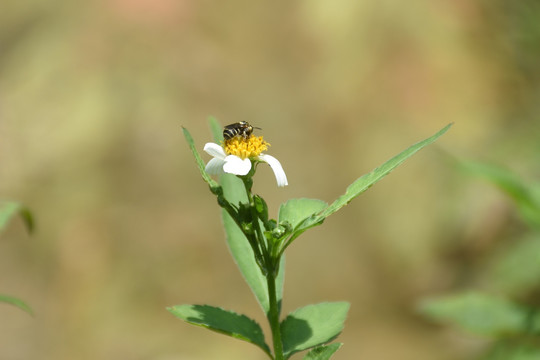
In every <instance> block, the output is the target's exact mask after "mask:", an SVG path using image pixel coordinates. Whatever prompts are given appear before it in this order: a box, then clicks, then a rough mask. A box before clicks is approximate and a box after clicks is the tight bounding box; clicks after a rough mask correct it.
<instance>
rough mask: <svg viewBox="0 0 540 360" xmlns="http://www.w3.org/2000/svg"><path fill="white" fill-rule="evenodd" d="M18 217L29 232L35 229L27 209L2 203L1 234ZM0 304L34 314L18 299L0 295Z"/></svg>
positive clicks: (13, 203)
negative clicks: (9, 305)
mask: <svg viewBox="0 0 540 360" xmlns="http://www.w3.org/2000/svg"><path fill="white" fill-rule="evenodd" d="M16 215H20V217H21V218H22V219H23V221H24V223H25V225H26V228H27V229H28V231H32V229H33V227H34V220H33V218H32V214H31V213H30V211H29V210H28V209H27V208H25V207H24V206H23V205H22V204H19V203H18V202H14V201H0V233H1V232H2V231H3V230H4V229H5V228H6V226H7V224H8V223H9V221H10V220H11V219H12V218H13V217H15V216H16ZM0 302H3V303H6V304H11V305H14V306H16V307H18V308H19V309H22V310H24V311H26V312H27V313H29V314H33V311H32V308H30V306H28V305H27V304H26V303H25V302H24V301H22V300H21V299H18V298H16V297H13V296H10V295H2V294H0Z"/></svg>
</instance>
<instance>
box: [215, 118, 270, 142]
mask: <svg viewBox="0 0 540 360" xmlns="http://www.w3.org/2000/svg"><path fill="white" fill-rule="evenodd" d="M253 129H259V130H261V128H258V127H255V126H251V125H250V124H249V123H248V122H247V121H240V122H237V123H234V124H230V125H227V126H225V128H224V129H223V138H224V139H225V140H229V139H232V138H233V137H235V136H242V137H243V138H244V139H247V138H248V137H249V136H250V135H251V133H252V132H253Z"/></svg>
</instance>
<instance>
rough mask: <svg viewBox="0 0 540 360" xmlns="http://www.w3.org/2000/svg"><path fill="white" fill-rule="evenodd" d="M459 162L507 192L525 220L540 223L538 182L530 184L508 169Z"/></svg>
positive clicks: (471, 171) (535, 223) (471, 162)
mask: <svg viewBox="0 0 540 360" xmlns="http://www.w3.org/2000/svg"><path fill="white" fill-rule="evenodd" d="M458 164H459V165H460V166H461V167H462V168H463V169H464V170H465V171H467V172H469V173H470V174H472V175H475V176H478V177H481V178H484V179H486V180H488V181H489V182H491V183H492V184H493V185H495V186H497V187H498V188H499V189H501V190H502V191H503V192H504V193H506V194H507V195H508V196H509V197H510V198H511V199H512V200H513V201H514V203H515V204H516V205H517V207H518V209H519V211H520V213H521V216H522V217H523V219H524V220H525V221H528V222H529V223H531V224H533V225H536V226H538V225H540V196H539V193H538V190H537V188H536V187H535V185H536V186H537V184H528V183H527V182H526V181H525V180H523V179H522V178H520V177H519V176H518V175H516V174H514V173H513V172H511V171H510V170H508V169H504V168H501V167H498V166H495V165H490V164H484V163H479V162H473V161H460V160H458Z"/></svg>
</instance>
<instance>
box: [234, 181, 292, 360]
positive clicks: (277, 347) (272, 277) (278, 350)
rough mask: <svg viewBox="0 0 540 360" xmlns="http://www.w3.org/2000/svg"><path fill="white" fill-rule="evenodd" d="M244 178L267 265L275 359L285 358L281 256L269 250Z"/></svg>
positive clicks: (281, 359)
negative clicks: (279, 295)
mask: <svg viewBox="0 0 540 360" xmlns="http://www.w3.org/2000/svg"><path fill="white" fill-rule="evenodd" d="M242 180H243V182H244V186H245V188H246V194H247V196H248V201H249V207H250V208H251V215H252V219H253V225H254V230H255V237H256V238H257V239H258V242H259V246H260V249H261V251H262V255H263V258H264V260H265V265H266V266H265V267H266V269H265V270H266V271H263V274H264V275H265V276H266V283H267V285H268V299H269V303H270V304H269V309H268V314H266V317H267V319H268V322H269V323H270V329H271V330H272V341H273V345H274V360H285V357H284V356H283V344H282V342H281V329H280V326H279V304H278V301H277V291H276V277H277V272H278V271H277V270H278V268H279V259H280V257H277V258H274V257H273V256H272V254H271V251H269V249H270V248H271V244H267V243H266V238H265V237H264V235H263V232H262V230H261V226H260V224H259V216H258V214H257V209H255V203H254V201H253V195H252V193H251V183H250V180H251V179H250V178H247V177H246V178H243V179H242ZM272 250H273V249H272Z"/></svg>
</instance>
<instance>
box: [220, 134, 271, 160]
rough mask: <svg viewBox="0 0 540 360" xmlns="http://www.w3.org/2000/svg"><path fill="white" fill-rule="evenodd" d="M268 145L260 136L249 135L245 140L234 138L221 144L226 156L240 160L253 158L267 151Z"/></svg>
mask: <svg viewBox="0 0 540 360" xmlns="http://www.w3.org/2000/svg"><path fill="white" fill-rule="evenodd" d="M269 146H270V144H269V143H267V142H266V141H264V140H263V137H262V136H253V135H250V136H249V137H248V138H247V139H244V138H243V137H242V136H235V137H233V138H231V139H229V140H225V141H224V142H223V149H224V150H225V152H226V153H227V155H236V156H238V157H239V158H241V159H247V158H255V157H257V156H259V155H260V154H261V153H262V152H263V151H265V150H267V149H268V147H269Z"/></svg>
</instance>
